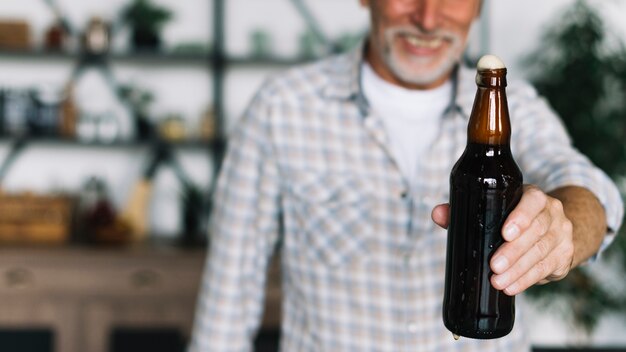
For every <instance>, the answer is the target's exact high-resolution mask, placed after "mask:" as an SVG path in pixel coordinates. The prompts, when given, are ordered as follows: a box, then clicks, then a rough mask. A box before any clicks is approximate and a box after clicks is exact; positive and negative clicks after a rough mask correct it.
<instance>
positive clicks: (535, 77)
mask: <svg viewBox="0 0 626 352" xmlns="http://www.w3.org/2000/svg"><path fill="white" fill-rule="evenodd" d="M560 18H561V20H560V21H558V22H557V23H556V24H555V25H554V26H553V27H551V28H549V29H548V31H547V32H546V34H545V35H544V37H543V40H542V41H541V45H540V47H539V48H537V50H536V51H534V52H533V53H531V55H529V56H528V59H527V60H526V64H527V66H528V67H529V68H530V76H531V81H532V82H533V84H534V85H535V87H537V90H538V91H539V93H540V94H542V95H543V96H544V97H546V99H547V100H548V101H549V102H550V104H551V106H552V107H553V108H554V110H555V111H556V112H557V113H558V114H559V115H560V116H561V117H562V119H563V122H564V123H565V125H566V127H567V129H568V131H569V133H570V135H571V137H572V140H573V143H574V146H575V147H577V148H578V149H579V150H580V151H581V152H583V153H584V154H585V155H587V156H588V157H589V158H590V159H591V160H592V161H593V162H594V163H595V164H596V165H598V166H599V167H600V168H602V169H603V170H604V171H605V172H606V173H607V174H608V175H609V176H611V178H613V179H614V180H615V181H617V183H618V184H620V180H623V179H624V176H625V175H626V148H625V147H624V140H626V120H625V119H624V116H626V103H625V101H624V98H623V97H624V96H626V59H624V58H625V57H626V52H625V50H624V47H623V45H621V43H619V40H618V38H614V37H609V36H608V35H607V34H608V33H609V32H607V31H606V30H605V28H604V25H603V23H602V20H601V18H600V16H599V15H598V14H597V13H596V10H595V9H594V8H592V7H591V6H589V5H588V4H587V3H586V2H584V1H582V0H579V1H577V2H576V3H575V4H574V5H573V7H571V8H570V9H569V10H568V11H566V13H565V14H561V15H560ZM622 192H624V190H622ZM622 229H623V228H622ZM622 232H624V231H622ZM624 235H625V234H624V233H621V234H620V235H618V236H617V238H616V240H615V243H613V245H612V246H611V247H610V248H609V249H608V251H607V255H606V256H605V259H607V261H605V263H606V264H607V265H609V266H611V267H613V268H614V270H616V272H618V273H621V275H623V273H626V236H624ZM611 264H612V265H611ZM529 294H530V295H531V297H534V298H537V299H539V302H544V303H546V306H547V307H551V306H555V305H552V304H549V302H554V301H555V296H558V297H559V298H560V299H561V301H564V302H566V304H565V305H564V306H563V307H565V309H564V310H563V313H565V316H566V317H567V318H568V319H570V320H571V321H572V322H573V325H574V326H575V327H577V329H578V330H579V331H582V332H584V333H585V334H586V336H587V337H589V336H590V335H591V333H592V332H593V330H594V328H595V327H596V325H597V324H598V322H599V320H600V319H601V318H602V316H603V315H604V314H613V313H617V314H622V315H626V294H625V293H624V292H623V291H620V290H615V289H613V287H611V285H610V283H607V282H603V281H602V280H600V279H598V277H596V275H594V274H593V272H592V271H591V268H589V267H580V268H577V269H575V270H573V271H572V272H571V273H570V274H569V275H568V276H567V277H566V278H565V279H563V280H561V281H558V282H554V283H551V284H549V285H543V286H536V287H533V288H532V289H531V290H529Z"/></svg>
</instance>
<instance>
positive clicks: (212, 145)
mask: <svg viewBox="0 0 626 352" xmlns="http://www.w3.org/2000/svg"><path fill="white" fill-rule="evenodd" d="M13 140H14V139H13V138H11V137H6V136H4V137H0V143H11V142H12V141H13ZM166 143H168V144H169V145H171V146H173V147H175V148H183V149H203V148H205V149H222V148H224V147H225V146H226V140H225V139H221V138H220V139H215V140H212V141H200V140H188V141H178V142H168V141H166ZM28 144H29V145H46V146H72V147H85V148H142V147H148V146H150V145H151V144H153V142H152V141H149V140H146V141H116V142H111V143H103V142H83V141H79V140H73V139H62V138H54V137H33V138H31V139H29V140H28Z"/></svg>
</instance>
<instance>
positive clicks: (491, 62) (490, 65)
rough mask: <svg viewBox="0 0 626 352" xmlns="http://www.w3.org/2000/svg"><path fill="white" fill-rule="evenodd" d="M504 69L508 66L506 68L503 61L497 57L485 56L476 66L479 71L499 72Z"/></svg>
mask: <svg viewBox="0 0 626 352" xmlns="http://www.w3.org/2000/svg"><path fill="white" fill-rule="evenodd" d="M503 68H506V66H504V62H502V60H500V58H499V57H497V56H495V55H485V56H483V57H481V58H480V60H478V64H477V65H476V69H477V70H478V71H483V70H498V69H503Z"/></svg>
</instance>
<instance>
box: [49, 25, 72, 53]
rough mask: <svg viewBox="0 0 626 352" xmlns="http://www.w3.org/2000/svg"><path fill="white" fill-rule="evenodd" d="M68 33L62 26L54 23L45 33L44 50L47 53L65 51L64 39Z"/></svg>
mask: <svg viewBox="0 0 626 352" xmlns="http://www.w3.org/2000/svg"><path fill="white" fill-rule="evenodd" d="M67 35H68V33H66V32H65V28H64V27H63V25H62V24H61V23H60V22H58V21H55V22H54V23H53V24H52V25H51V26H50V27H49V28H48V30H47V31H46V35H45V42H44V48H45V49H46V50H47V51H62V50H64V49H65V39H66V37H67Z"/></svg>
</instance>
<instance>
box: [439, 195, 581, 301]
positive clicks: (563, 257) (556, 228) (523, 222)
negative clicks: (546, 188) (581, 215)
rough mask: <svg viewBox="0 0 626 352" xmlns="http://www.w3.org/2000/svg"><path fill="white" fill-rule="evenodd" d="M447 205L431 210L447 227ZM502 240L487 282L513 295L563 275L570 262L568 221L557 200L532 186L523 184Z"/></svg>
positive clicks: (571, 261)
mask: <svg viewBox="0 0 626 352" xmlns="http://www.w3.org/2000/svg"><path fill="white" fill-rule="evenodd" d="M448 217H449V206H448V204H442V205H438V206H436V207H435V208H434V209H433V211H432V218H433V221H434V222H435V223H437V224H438V225H439V226H441V227H444V228H447V226H448V222H449V219H448ZM502 236H503V237H504V240H505V243H504V244H502V246H500V248H498V250H497V251H496V252H495V253H494V254H493V257H492V258H491V261H490V265H491V270H492V271H493V272H494V275H493V276H492V277H491V284H492V285H493V287H495V288H496V289H498V290H504V293H506V294H507V295H510V296H513V295H516V294H518V293H520V292H522V291H524V290H526V289H527V288H528V287H530V286H532V285H534V284H537V283H539V284H544V283H546V282H548V281H556V280H560V279H562V278H564V277H565V276H566V275H567V273H568V272H569V271H570V269H571V268H572V264H573V262H574V238H573V226H572V222H571V221H570V220H569V219H568V218H567V217H566V216H565V212H564V210H563V205H562V203H561V201H560V200H558V199H556V198H553V197H551V196H549V195H547V194H545V193H544V192H543V191H541V190H540V189H539V188H537V187H535V186H530V185H526V186H524V193H523V195H522V199H521V200H520V202H519V204H518V205H517V207H515V209H514V210H513V211H512V212H511V214H509V217H508V218H507V219H506V221H505V222H504V226H503V227H502Z"/></svg>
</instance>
